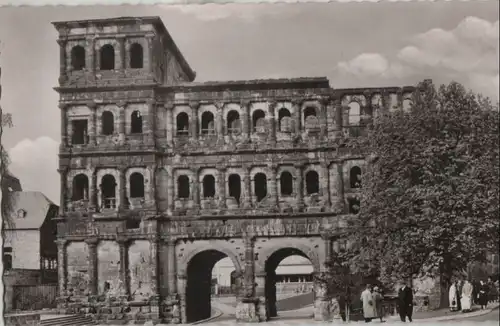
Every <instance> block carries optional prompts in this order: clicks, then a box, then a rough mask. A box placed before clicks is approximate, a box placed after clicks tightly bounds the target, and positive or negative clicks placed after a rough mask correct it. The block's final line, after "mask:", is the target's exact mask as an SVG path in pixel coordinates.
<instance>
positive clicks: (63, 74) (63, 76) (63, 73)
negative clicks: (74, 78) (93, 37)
mask: <svg viewBox="0 0 500 326" xmlns="http://www.w3.org/2000/svg"><path fill="white" fill-rule="evenodd" d="M57 43H59V83H60V84H62V83H64V82H65V81H66V80H67V79H68V73H67V51H66V45H67V41H66V40H65V39H59V40H57Z"/></svg>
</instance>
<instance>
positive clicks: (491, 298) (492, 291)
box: [486, 276, 498, 303]
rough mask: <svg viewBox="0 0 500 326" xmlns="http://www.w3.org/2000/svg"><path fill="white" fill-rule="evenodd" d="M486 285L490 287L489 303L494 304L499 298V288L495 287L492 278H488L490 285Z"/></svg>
mask: <svg viewBox="0 0 500 326" xmlns="http://www.w3.org/2000/svg"><path fill="white" fill-rule="evenodd" d="M486 285H487V286H488V290H489V291H488V303H493V302H495V301H497V298H498V292H497V288H496V286H495V283H493V279H492V278H491V276H490V277H488V283H486Z"/></svg>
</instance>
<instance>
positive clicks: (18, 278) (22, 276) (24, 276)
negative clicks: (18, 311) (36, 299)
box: [3, 269, 42, 312]
mask: <svg viewBox="0 0 500 326" xmlns="http://www.w3.org/2000/svg"><path fill="white" fill-rule="evenodd" d="M41 276H42V274H41V271H40V270H32V269H11V270H6V271H4V274H3V284H4V291H5V292H4V293H5V294H4V311H5V312H10V311H12V309H13V294H14V293H13V291H14V285H37V284H40V283H41Z"/></svg>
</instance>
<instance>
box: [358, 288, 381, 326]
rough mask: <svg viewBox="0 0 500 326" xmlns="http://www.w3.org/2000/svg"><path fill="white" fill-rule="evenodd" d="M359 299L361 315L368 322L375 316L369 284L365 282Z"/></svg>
mask: <svg viewBox="0 0 500 326" xmlns="http://www.w3.org/2000/svg"><path fill="white" fill-rule="evenodd" d="M361 301H362V302H363V317H364V318H365V322H366V323H368V322H370V321H371V320H372V319H373V318H375V317H376V316H377V314H376V313H375V303H374V302H373V296H372V291H371V288H370V284H367V285H366V289H365V290H364V291H363V292H362V293H361Z"/></svg>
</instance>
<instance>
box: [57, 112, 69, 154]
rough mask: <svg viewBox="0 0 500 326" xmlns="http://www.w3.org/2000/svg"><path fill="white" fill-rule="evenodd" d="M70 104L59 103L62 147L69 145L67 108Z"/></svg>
mask: <svg viewBox="0 0 500 326" xmlns="http://www.w3.org/2000/svg"><path fill="white" fill-rule="evenodd" d="M67 107H68V105H67V104H65V103H59V109H60V110H61V148H64V147H66V146H68V118H67V116H66V109H67Z"/></svg>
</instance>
